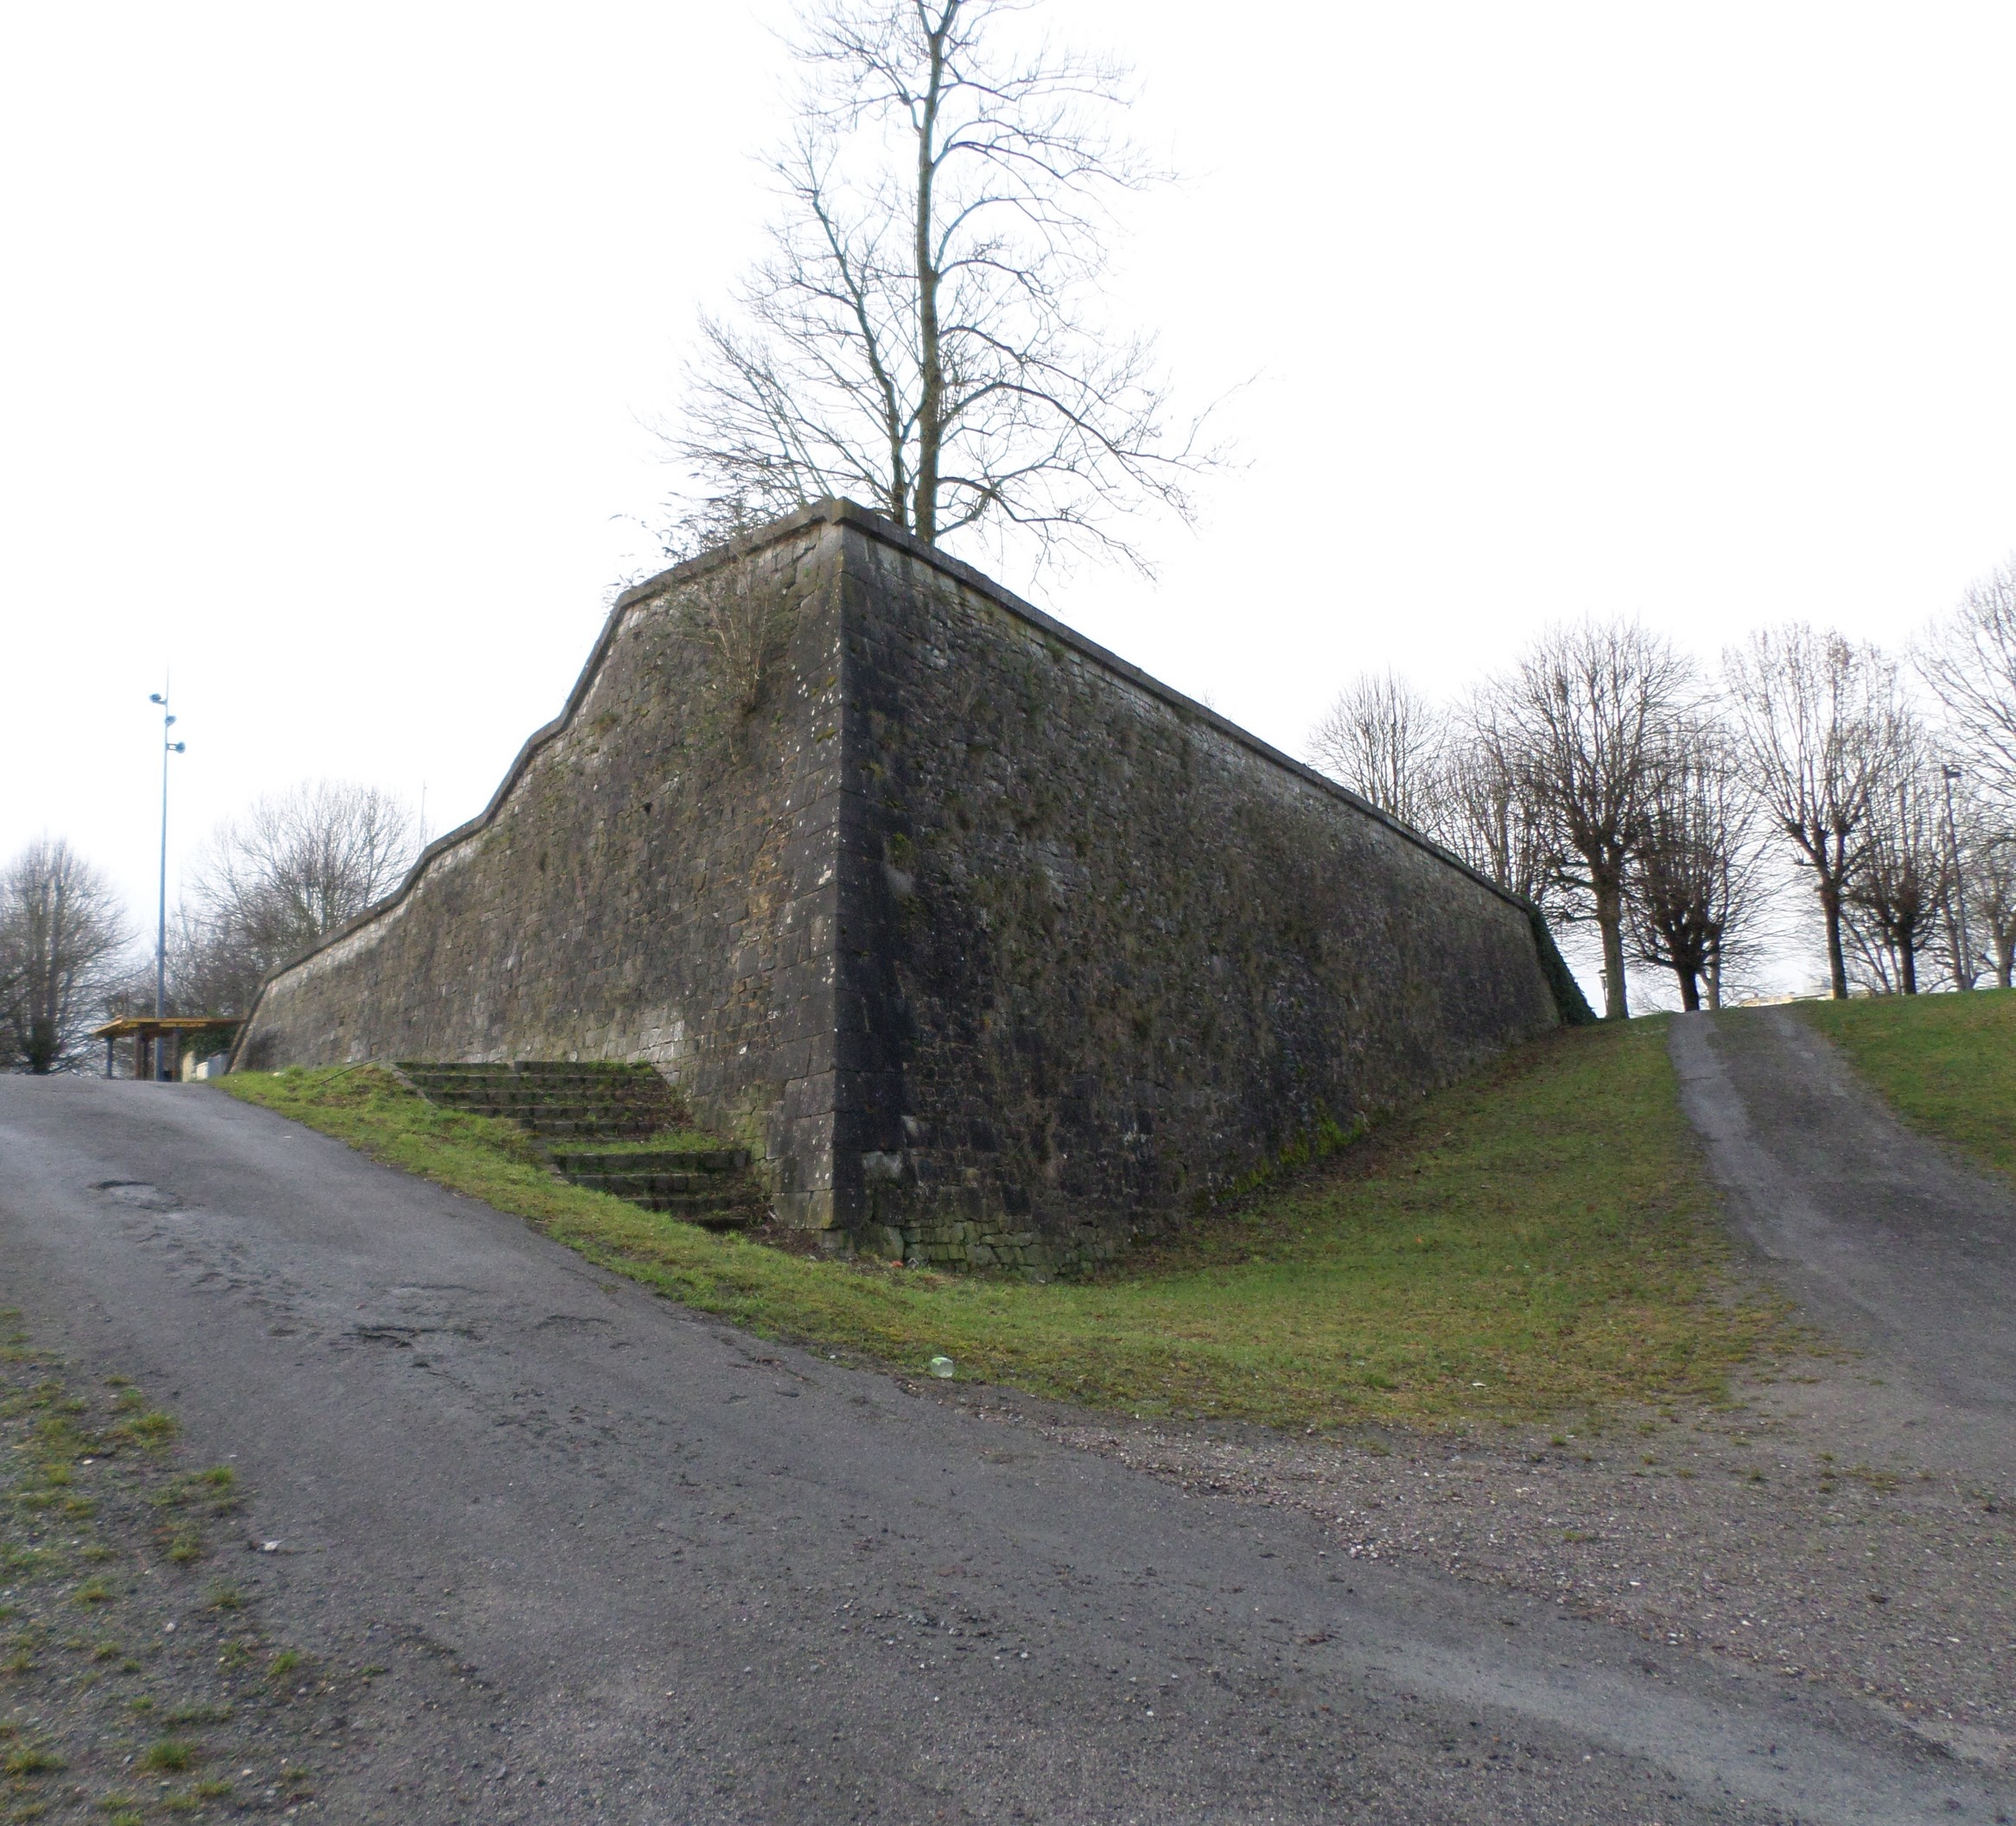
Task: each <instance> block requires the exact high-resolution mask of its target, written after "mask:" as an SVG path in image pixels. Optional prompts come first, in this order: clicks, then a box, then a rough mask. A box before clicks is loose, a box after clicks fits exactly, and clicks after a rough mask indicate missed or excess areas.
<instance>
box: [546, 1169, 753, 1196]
mask: <svg viewBox="0 0 2016 1826" xmlns="http://www.w3.org/2000/svg"><path fill="white" fill-rule="evenodd" d="M562 1176H563V1178H564V1179H565V1180H567V1182H568V1183H569V1185H571V1186H580V1187H584V1188H585V1189H587V1190H588V1191H589V1192H606V1193H609V1194H611V1195H612V1196H613V1197H615V1198H619V1199H640V1198H646V1197H652V1198H655V1197H658V1196H659V1195H660V1194H664V1193H678V1194H679V1195H680V1196H681V1197H683V1198H694V1199H709V1200H712V1201H715V1202H720V1201H724V1200H725V1201H729V1202H733V1201H735V1200H737V1199H741V1198H743V1197H746V1196H749V1195H751V1194H752V1193H753V1192H754V1188H753V1187H748V1186H747V1185H745V1184H743V1183H742V1182H741V1180H739V1179H738V1178H736V1177H734V1176H731V1175H729V1174H721V1173H569V1172H565V1171H564V1170H563V1175H562Z"/></svg>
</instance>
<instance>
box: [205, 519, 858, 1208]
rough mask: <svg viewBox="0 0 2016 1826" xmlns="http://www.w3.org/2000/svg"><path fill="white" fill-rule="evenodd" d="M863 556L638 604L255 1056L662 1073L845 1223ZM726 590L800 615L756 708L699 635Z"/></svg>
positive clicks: (684, 583)
mask: <svg viewBox="0 0 2016 1826" xmlns="http://www.w3.org/2000/svg"><path fill="white" fill-rule="evenodd" d="M840 557H841V544H840V535H839V529H838V528H836V527H833V526H830V525H824V524H819V523H814V524H811V525H804V526H801V527H799V528H798V529H797V530H796V531H795V532H792V533H791V534H788V535H786V536H785V537H784V538H780V539H778V540H776V541H774V542H772V543H768V544H761V545H760V546H759V547H758V548H757V549H756V550H754V551H753V552H748V553H745V554H741V555H738V556H734V557H730V558H728V560H727V561H726V562H725V563H720V562H717V563H707V562H704V561H703V563H699V564H696V565H690V566H687V567H685V568H684V569H682V570H681V571H678V572H674V573H671V574H669V576H667V577H666V578H662V579H654V580H653V581H652V583H650V584H648V585H646V586H645V587H644V588H643V589H640V590H636V591H633V592H631V593H630V594H629V595H627V596H626V597H625V598H624V600H623V601H622V602H621V603H620V604H619V605H618V607H617V608H616V610H615V612H614V614H612V616H611V618H610V620H609V624H608V626H607V628H606V629H605V631H604V633H603V635H602V638H601V641H600V642H599V643H598V646H597V647H596V650H595V654H594V656H593V657H592V658H591V659H590V660H589V662H588V666H587V668H586V669H585V670H584V671H583V672H582V678H581V681H580V683H579V684H578V685H577V686H576V690H575V692H574V695H573V697H572V698H570V700H569V704H568V707H567V709H566V710H565V712H564V713H563V716H561V717H560V718H559V719H558V720H557V721H556V722H555V723H554V724H552V725H550V727H549V728H546V729H544V730H542V731H541V732H540V733H539V734H538V735H536V736H535V737H533V739H532V740H531V741H530V742H529V743H527V745H526V748H525V752H524V753H523V754H521V755H520V757H519V759H518V762H517V763H516V764H515V765H514V766H513V767H512V772H511V773H510V775H509V776H508V777H507V779H506V782H505V784H504V786H502V787H501V788H500V789H499V792H498V794H497V796H496V798H495V799H494V800H493V803H492V805H491V806H490V808H489V809H488V811H486V812H485V813H484V815H483V816H482V817H481V818H478V819H476V820H475V821H474V822H473V823H472V824H468V825H467V826H465V827H464V828H463V829H462V830H458V831H455V832H452V833H451V834H450V835H448V837H444V838H443V839H442V840H441V841H440V842H439V843H435V844H433V845H432V846H430V848H429V851H428V853H427V855H426V856H425V857H424V858H423V860H422V862H420V864H419V866H418V867H417V868H416V869H415V870H414V872H413V874H412V875H411V876H410V878H409V880H408V881H407V883H406V885H405V887H404V889H403V890H402V891H401V892H400V894H398V895H397V896H396V897H395V898H394V899H393V900H391V901H390V902H388V903H387V904H386V905H385V906H384V907H381V908H379V909H378V910H376V911H375V912H374V913H372V914H370V915H367V916H366V918H365V919H362V920H360V921H359V922H358V923H357V924H356V925H355V926H353V927H352V928H351V929H350V930H349V931H348V932H346V933H344V934H342V935H341V936H340V937H339V938H336V939H335V940H334V942H333V943H331V944H329V945H327V946H325V947H324V948H323V949H321V950H320V951H315V952H314V953H312V954H310V955H309V956H308V958H305V959H303V960H302V962H301V963H299V964H296V965H295V966H294V967H293V968H291V969H289V970H284V971H283V972H281V973H280V974H279V975H278V976H277V977H275V978H274V979H273V980H272V981H271V982H270V983H268V984H267V985H266V987H265V989H264V991H263V992H262V994H261V996H260V998H259V1001H258V1006H257V1008H255V1010H254V1012H253V1015H252V1017H251V1021H250V1022H249V1023H248V1026H247V1029H246V1032H245V1039H244V1040H243V1042H242V1043H241V1045H240V1047H239V1049H238V1056H237V1059H236V1061H235V1062H236V1064H237V1065H238V1066H246V1067H252V1068H262V1067H271V1066H281V1065H289V1064H324V1063H335V1062H340V1061H347V1060H351V1059H472V1060H480V1059H646V1060H649V1061H650V1062H651V1063H652V1064H654V1065H656V1066H658V1067H659V1068H660V1069H661V1070H662V1071H663V1072H665V1074H666V1076H667V1077H668V1078H671V1079H672V1080H673V1081H674V1082H675V1083H677V1085H679V1087H680V1089H681V1090H682V1091H683V1092H684V1094H685V1096H686V1098H688V1100H689V1102H690V1104H692V1105H693V1107H694V1108H695V1110H696V1111H697V1112H698V1113H699V1114H700V1115H701V1116H702V1117H703V1119H705V1120H708V1121H709V1122H710V1123H713V1124H714V1125H715V1126H718V1127H720V1128H722V1129H725V1130H728V1131H730V1132H733V1133H734V1134H735V1135H736V1136H737V1137H738V1138H740V1139H742V1140H744V1141H746V1142H749V1143H750V1144H752V1145H753V1146H754V1148H755V1150H756V1151H757V1152H758V1153H759V1154H760V1155H761V1156H763V1157H764V1158H765V1159H766V1161H768V1162H769V1163H770V1171H771V1174H772V1177H773V1181H774V1184H775V1189H776V1193H777V1195H778V1198H779V1202H780V1204H781V1205H782V1206H783V1207H784V1208H785V1209H786V1210H788V1211H790V1212H792V1214H793V1215H794V1216H795V1217H797V1218H799V1219H800V1220H801V1221H804V1222H808V1223H813V1224H822V1225H823V1224H824V1223H827V1222H829V1221H830V1217H831V1209H830V1198H831V1193H830V1141H831V1126H832V1125H831V1112H832V1107H833V1102H834V1097H835V1084H836V1079H835V1062H834V1057H833V1034H834V1018H833V993H834V991H833V967H832V950H833V931H834V927H835V924H836V913H837V888H836V880H835V871H834V857H835V851H836V824H837V805H838V798H837V793H838V781H839V771H840V743H839V740H838V733H839V723H840V716H839V707H838V690H839V677H838V675H839V668H838V643H839V589H838V584H839V565H840ZM726 575H732V576H733V578H734V581H735V582H737V583H738V584H739V585H741V587H742V589H743V591H744V595H745V597H747V595H748V593H749V592H754V600H755V603H756V607H757V610H758V612H759V619H760V610H761V608H762V605H763V604H764V603H771V604H773V605H774V607H775V609H776V611H777V614H776V620H775V625H776V627H777V630H778V633H779V640H778V643H777V647H776V651H775V652H773V655H772V658H771V663H770V676H769V680H768V683H767V684H766V686H765V687H764V689H763V690H762V692H761V694H760V697H759V699H758V701H757V703H756V704H755V706H754V709H753V710H752V711H751V712H750V713H748V714H747V715H745V714H744V713H743V710H742V708H741V703H740V701H739V697H738V694H737V688H736V683H737V682H736V681H735V680H734V679H729V678H724V677H723V676H722V675H723V673H724V671H726V670H727V668H725V667H724V666H723V665H722V659H721V656H720V654H719V652H718V651H717V650H716V649H715V646H713V645H712V644H711V643H709V641H708V640H707V639H704V638H703V637H702V634H701V632H700V630H699V629H698V627H697V626H696V620H695V612H696V601H698V599H699V596H700V595H701V594H702V593H703V592H705V591H707V590H708V589H709V588H710V587H711V585H710V581H709V580H710V579H715V580H717V581H718V580H719V579H720V578H721V577H722V576H726ZM745 607H746V603H745Z"/></svg>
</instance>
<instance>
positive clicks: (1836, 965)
mask: <svg viewBox="0 0 2016 1826" xmlns="http://www.w3.org/2000/svg"><path fill="white" fill-rule="evenodd" d="M1820 911H1821V913H1822V915H1823V916H1824V917H1825V919H1826V920H1827V975H1828V988H1829V989H1830V990H1831V991H1832V992H1833V996H1834V999H1835V1001H1836V1002H1846V1001H1847V999H1848V960H1847V955H1846V954H1845V953H1844V952H1843V951H1842V950H1841V890H1840V889H1839V888H1836V887H1835V885H1834V884H1833V882H1831V881H1826V880H1824V879H1823V880H1822V881H1821V884H1820Z"/></svg>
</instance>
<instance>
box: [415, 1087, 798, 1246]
mask: <svg viewBox="0 0 2016 1826" xmlns="http://www.w3.org/2000/svg"><path fill="white" fill-rule="evenodd" d="M397 1069H398V1071H399V1073H400V1075H401V1076H402V1077H404V1078H405V1080H406V1081H407V1083H408V1084H410V1085H412V1087H413V1088H414V1089H415V1090H416V1091H418V1092H419V1093H420V1094H421V1096H423V1097H424V1098H426V1099H427V1100H428V1101H429V1103H432V1104H440V1105H441V1106H442V1108H444V1109H449V1110H467V1111H469V1112H470V1113H471V1114H472V1115H475V1116H494V1117H502V1118H504V1119H505V1120H506V1121H507V1122H512V1123H517V1124H518V1127H519V1128H521V1129H525V1130H526V1131H527V1133H529V1134H530V1135H531V1136H533V1137H534V1138H535V1139H536V1140H537V1142H538V1143H539V1147H540V1150H541V1151H542V1152H543V1153H544V1155H545V1156H546V1158H547V1159H548V1160H549V1161H551V1162H552V1164H553V1170H554V1171H555V1172H556V1173H557V1174H559V1175H560V1176H561V1178H563V1179H564V1180H568V1181H569V1182H570V1183H571V1184H573V1185H576V1186H582V1187H588V1189H589V1190H591V1191H594V1192H607V1193H612V1194H614V1196H615V1197H617V1198H619V1199H628V1200H629V1202H630V1203H631V1204H633V1205H641V1206H644V1207H645V1208H646V1210H647V1211H659V1212H665V1213H666V1214H668V1215H669V1216H671V1217H676V1218H683V1219H684V1221H686V1222H687V1223H689V1224H700V1225H705V1226H706V1227H707V1228H708V1229H709V1230H728V1229H734V1228H736V1227H738V1226H741V1225H747V1224H754V1223H759V1222H760V1221H761V1219H762V1218H763V1217H764V1215H765V1212H766V1208H767V1207H766V1200H765V1199H764V1197H763V1192H762V1187H760V1185H758V1184H757V1182H756V1180H755V1177H754V1174H751V1173H750V1171H749V1150H748V1149H747V1148H682V1147H664V1148H650V1147H639V1145H638V1143H639V1142H649V1141H650V1140H652V1137H654V1136H660V1135H663V1134H665V1133H666V1132H667V1131H668V1130H677V1129H681V1128H682V1127H684V1124H685V1123H686V1120H687V1117H686V1110H685V1107H684V1104H681V1103H680V1101H679V1098H678V1097H677V1093H676V1092H674V1091H673V1090H672V1088H671V1085H668V1084H667V1083H666V1082H665V1079H664V1078H661V1077H659V1076H658V1072H655V1071H654V1070H652V1067H651V1066H646V1065H625V1064H620V1063H617V1062H614V1061H602V1060H594V1061H589V1062H588V1063H585V1064H575V1063H568V1062H564V1061H549V1060H545V1059H521V1060H519V1061H518V1062H517V1063H515V1064H511V1065H452V1064H442V1063H437V1062H435V1061H432V1060H428V1059H402V1060H401V1061H399V1064H398V1068H397ZM625 1144H627V1145H625Z"/></svg>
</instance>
